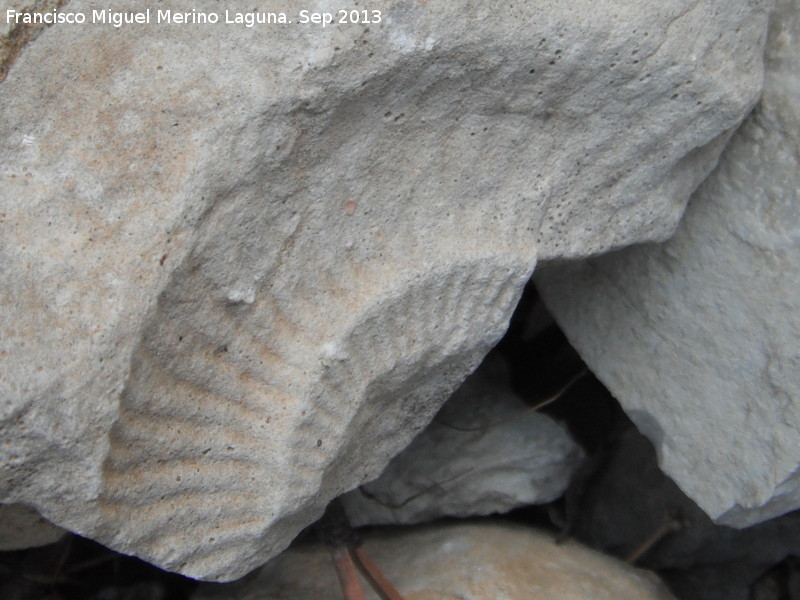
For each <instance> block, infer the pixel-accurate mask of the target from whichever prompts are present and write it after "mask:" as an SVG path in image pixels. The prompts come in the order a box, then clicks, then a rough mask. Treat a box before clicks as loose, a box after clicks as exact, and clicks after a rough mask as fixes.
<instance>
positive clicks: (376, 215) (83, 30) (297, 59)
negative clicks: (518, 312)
mask: <svg viewBox="0 0 800 600" xmlns="http://www.w3.org/2000/svg"><path fill="white" fill-rule="evenodd" d="M320 6H321V7H328V6H330V7H333V5H332V4H331V3H327V2H323V3H321V4H320ZM96 8H97V7H96V6H95V5H94V4H93V3H90V2H88V1H86V0H72V1H71V2H69V3H68V4H67V5H65V6H64V7H63V8H62V10H64V11H70V12H71V13H84V14H87V13H88V14H89V15H90V16H92V12H91V11H92V10H93V9H96ZM336 8H338V6H337V7H336ZM226 9H227V10H228V11H229V13H230V15H231V16H235V14H236V13H237V11H242V12H241V14H244V12H247V13H249V12H250V11H251V10H252V5H251V4H245V3H241V2H232V3H228V4H227V5H226ZM370 9H375V10H379V11H381V12H380V21H381V22H380V23H377V22H373V23H372V24H364V23H359V24H350V25H338V24H337V25H336V26H329V27H326V28H322V27H321V26H320V25H314V24H310V23H309V24H301V23H300V22H299V20H300V15H299V13H295V12H290V13H289V14H288V15H287V19H291V20H292V21H293V22H292V23H290V24H289V23H287V24H285V25H279V24H272V25H268V24H264V25H256V26H253V27H247V26H245V25H235V24H225V23H224V22H220V23H217V24H202V23H188V24H183V25H179V24H175V23H174V22H173V23H164V22H161V23H157V22H155V20H156V14H155V13H154V14H153V16H152V18H153V22H151V23H150V24H139V25H122V26H121V27H119V28H117V27H115V26H113V25H112V24H111V23H108V22H107V23H95V24H92V23H91V22H87V23H86V24H84V25H68V24H64V25H54V26H52V27H48V28H45V29H44V30H43V31H41V33H40V34H39V36H38V37H37V38H36V39H35V40H33V39H31V40H29V41H28V43H27V44H25V45H24V47H22V48H21V50H20V53H19V55H18V56H17V57H16V59H15V60H14V62H13V65H12V66H11V69H10V71H9V74H8V77H7V78H6V80H5V81H4V82H3V83H2V85H0V177H1V178H2V181H3V187H2V193H1V194H0V228H2V229H1V231H2V233H0V240H2V243H0V265H2V266H1V267H0V439H2V440H3V444H2V445H1V446H0V501H4V502H26V503H29V504H32V505H34V506H35V507H36V508H37V509H38V510H39V511H40V512H41V513H42V514H43V515H44V516H46V517H47V518H48V519H50V520H51V521H53V522H54V523H56V524H58V525H60V526H63V527H67V528H70V529H72V530H74V531H76V532H78V533H80V534H82V535H85V536H88V537H91V538H94V539H96V540H98V541H100V542H102V543H104V544H107V545H109V546H111V547H113V548H115V549H117V550H120V551H122V552H126V553H129V554H135V555H137V556H140V557H142V558H144V559H146V560H149V561H151V562H154V563H157V564H159V565H161V566H163V567H165V568H167V569H171V570H176V571H180V572H182V573H184V574H187V575H191V576H194V577H200V578H207V579H217V580H221V579H232V578H235V577H238V576H240V575H242V574H243V573H245V572H246V571H248V570H249V569H252V568H254V567H255V566H257V565H259V564H262V563H263V562H264V561H266V560H267V559H268V558H269V557H271V556H273V555H275V554H276V553H277V552H279V551H280V550H282V549H283V548H284V547H285V546H286V545H287V544H288V543H289V541H290V540H291V539H292V538H293V536H294V535H295V534H296V533H297V532H298V531H300V530H301V529H302V528H303V527H304V526H306V525H307V524H308V523H309V522H311V521H313V520H314V519H315V518H316V517H318V516H319V515H320V513H321V512H322V510H323V508H324V506H325V504H326V503H327V502H328V500H330V499H331V498H332V497H334V496H336V495H338V494H340V493H342V492H344V491H346V490H349V489H352V488H354V487H355V486H357V485H358V484H360V483H362V482H364V481H366V480H369V479H372V478H374V477H376V476H377V475H378V474H379V473H380V471H381V470H382V469H383V467H384V466H385V465H386V464H387V463H388V461H389V460H390V458H391V457H392V456H393V455H394V454H395V453H397V452H398V451H399V450H400V449H401V448H402V447H404V446H405V445H406V444H407V443H408V442H409V441H410V439H411V438H412V437H413V436H414V435H415V434H416V433H417V432H418V431H419V430H421V429H422V427H423V426H424V425H425V424H426V423H427V422H428V421H429V420H430V418H431V417H432V415H433V414H434V412H435V411H436V410H437V409H438V408H439V406H440V405H441V403H442V402H443V401H444V400H445V398H446V397H447V396H448V395H449V393H451V392H452V391H453V390H454V389H455V388H456V386H457V385H458V384H459V383H460V382H461V381H462V380H463V379H464V377H465V376H466V375H467V374H468V373H469V372H470V371H471V370H473V369H474V368H475V367H476V366H477V364H478V362H479V361H480V359H481V357H482V356H483V355H484V354H485V353H486V352H487V350H488V349H489V348H490V347H491V345H492V344H493V343H494V342H495V341H496V340H497V339H498V337H499V336H500V335H501V334H502V332H503V330H504V328H505V327H506V323H507V320H508V317H509V314H510V312H511V310H512V309H513V306H514V304H515V302H516V299H517V297H518V294H519V291H520V288H521V286H522V285H523V283H524V282H525V281H526V279H527V278H528V277H529V275H530V273H531V270H532V269H533V267H534V263H535V260H536V256H537V252H539V253H541V254H543V255H544V256H546V257H554V256H562V255H563V256H575V255H581V254H585V253H591V252H598V251H601V250H603V249H607V248H609V247H613V246H617V245H620V244H625V243H631V242H634V241H637V240H645V239H654V238H660V237H663V236H665V235H667V234H668V233H669V232H671V231H672V229H673V228H674V225H675V222H676V220H677V219H678V217H679V215H680V214H681V212H682V210H683V207H684V204H685V201H686V199H687V197H688V194H689V193H690V191H691V190H692V189H693V188H694V186H695V185H696V184H697V183H698V182H699V181H700V180H701V179H702V178H703V177H704V176H705V175H706V173H707V172H708V171H709V170H710V169H711V168H712V166H713V164H714V163H715V161H716V159H717V154H718V152H719V151H720V149H721V146H722V144H723V143H724V141H725V139H727V136H728V134H727V133H726V132H727V131H728V130H730V129H731V128H732V127H734V126H736V125H737V124H738V123H739V122H740V120H741V119H742V118H743V116H744V115H745V114H746V112H747V111H748V110H749V108H750V106H751V105H752V104H753V102H754V101H755V99H756V98H757V95H758V93H759V89H760V85H761V79H762V65H761V50H762V42H763V37H764V31H765V23H766V10H767V6H766V4H765V3H764V2H762V1H759V0H734V1H731V0H712V1H708V2H702V3H698V2H688V1H687V0H670V1H667V2H664V1H659V2H645V3H636V4H635V5H631V6H626V7H624V8H620V7H618V6H617V5H614V4H608V3H586V2H582V1H578V0H571V1H569V2H563V1H559V2H556V1H554V0H548V1H546V2H537V3H535V5H530V4H516V5H515V6H514V7H513V8H511V7H509V6H508V5H507V4H504V3H486V2H483V1H481V2H477V1H474V2H473V1H470V2H466V3H463V2H462V3H458V4H454V3H452V2H445V1H444V0H430V1H429V2H426V3H422V4H419V3H418V4H413V3H408V2H399V1H394V0H393V1H387V0H383V1H378V2H376V3H375V4H374V5H371V6H370ZM108 10H111V9H108ZM113 10H114V11H126V10H128V11H141V10H143V8H142V4H141V3H140V2H134V1H133V0H127V1H121V2H117V3H115V5H114V8H113ZM153 10H156V9H153ZM165 10H166V9H165ZM169 10H170V11H172V12H171V13H170V14H171V15H174V13H176V12H178V11H185V12H187V13H189V15H190V16H191V19H196V18H197V15H201V14H205V15H209V14H211V13H214V14H221V15H222V16H221V17H220V18H221V19H222V21H224V20H225V18H224V13H221V12H217V11H222V10H223V9H221V8H220V5H219V3H217V2H213V1H211V0H199V1H194V0H193V1H192V2H189V1H188V0H175V1H174V2H170V5H169ZM371 18H372V19H373V20H376V15H375V14H374V13H371ZM90 21H91V19H90ZM6 41H7V40H6Z"/></svg>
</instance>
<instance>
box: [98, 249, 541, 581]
mask: <svg viewBox="0 0 800 600" xmlns="http://www.w3.org/2000/svg"><path fill="white" fill-rule="evenodd" d="M527 275H528V273H527V269H526V268H525V266H524V265H522V264H521V263H518V264H516V265H513V264H510V265H509V266H508V268H506V269H502V268H498V262H497V260H496V259H492V260H488V259H484V260H476V261H471V262H465V263H464V264H462V265H456V266H453V265H449V266H448V268H447V269H446V270H442V269H440V270H437V269H431V270H428V271H427V272H409V273H407V274H405V277H399V278H398V279H397V280H395V283H394V285H393V287H392V288H391V289H389V290H386V291H383V290H380V292H379V293H378V294H377V295H375V296H374V297H367V298H363V299H362V302H364V305H363V306H361V307H358V310H353V308H354V307H353V305H352V304H351V303H352V301H353V298H352V295H351V296H348V295H345V294H339V295H338V297H339V298H341V301H340V302H339V305H338V306H337V305H335V304H334V307H335V309H334V312H335V313H338V315H339V316H338V318H332V319H327V320H325V321H321V320H320V319H318V318H316V317H315V312H314V311H313V310H312V307H311V306H310V305H307V306H298V305H297V304H295V305H294V306H291V307H290V306H282V305H281V303H280V300H278V299H275V298H270V296H269V289H268V287H264V288H263V289H259V290H258V292H257V293H256V295H255V298H254V299H253V301H252V302H251V303H249V304H247V303H233V302H230V301H229V300H227V299H225V298H222V299H213V298H210V299H206V300H198V299H197V297H196V296H192V297H185V296H183V295H182V292H183V291H185V290H196V289H198V287H206V286H207V284H208V282H202V281H200V279H202V277H203V275H202V270H201V269H194V270H191V269H188V270H186V271H185V272H184V273H183V277H184V278H185V280H184V281H181V280H179V281H177V282H176V283H175V284H174V285H173V286H172V287H171V290H170V291H169V292H167V293H166V294H165V295H163V296H162V298H161V300H160V302H159V305H158V307H157V309H156V311H155V315H154V316H153V318H152V323H151V326H150V327H148V328H147V330H146V332H145V334H144V336H143V339H142V342H141V344H140V346H139V349H138V351H137V353H136V356H135V359H134V361H133V367H132V369H131V374H130V378H129V381H128V383H127V386H126V389H125V391H124V392H123V395H122V406H121V410H120V416H119V420H118V422H117V423H116V424H115V426H114V428H113V429H112V434H111V449H110V452H109V456H108V459H107V460H106V463H105V467H104V481H105V487H104V492H103V495H102V498H101V506H102V509H103V510H102V512H103V514H104V517H105V519H106V521H107V522H108V523H113V524H115V526H116V527H118V528H119V529H118V530H117V532H116V536H117V538H118V539H119V540H125V541H124V543H125V544H130V545H131V546H135V547H136V548H137V552H138V553H140V554H145V556H147V557H149V558H151V559H152V560H155V561H157V562H159V563H161V564H165V565H167V566H168V567H170V568H173V569H178V570H180V571H182V572H185V573H197V574H202V575H203V576H209V571H208V569H209V568H213V567H212V565H215V564H227V562H228V561H227V560H226V558H229V557H225V556H224V554H225V553H234V554H235V555H237V556H241V555H242V549H243V547H249V549H250V552H251V554H252V559H251V563H252V566H256V565H258V564H259V563H261V562H263V561H264V560H265V559H266V558H267V557H269V556H270V555H272V554H274V553H275V552H276V551H278V550H279V549H280V548H275V547H274V545H273V544H274V543H273V542H271V539H274V532H275V531H276V530H277V531H289V532H291V531H292V530H295V531H297V530H299V529H300V528H302V527H303V526H304V525H305V524H306V523H307V522H308V521H309V520H310V519H313V518H314V516H315V515H316V514H318V513H319V512H320V511H321V510H322V509H323V508H324V506H325V504H326V503H327V501H328V500H330V499H331V498H332V497H334V496H336V495H338V494H340V493H342V492H344V491H347V490H348V489H350V488H352V487H354V486H355V485H357V484H358V483H360V482H362V481H364V480H365V479H368V478H370V477H374V476H376V475H377V474H378V473H379V471H380V469H382V468H383V466H384V465H385V463H386V462H387V461H388V459H389V458H391V456H390V454H389V453H390V452H391V451H392V450H393V448H394V446H395V444H396V440H397V438H398V436H399V437H401V438H410V437H411V436H412V435H413V434H414V433H415V432H416V431H418V430H419V429H420V428H421V427H423V426H424V424H425V423H426V421H427V420H428V419H429V418H430V416H431V412H432V410H434V409H435V407H436V406H437V405H438V403H439V402H440V401H441V400H443V397H444V396H446V394H448V393H449V392H450V391H451V390H452V388H453V387H454V386H455V385H457V383H458V382H459V381H460V380H461V379H462V378H463V377H464V376H465V375H466V374H467V373H468V372H469V371H470V370H471V368H473V367H474V366H476V364H477V362H478V361H479V360H480V358H481V357H482V355H483V354H484V353H485V351H486V350H487V349H488V345H489V343H490V342H491V338H490V341H489V342H483V343H482V344H481V345H480V346H479V347H474V346H472V345H471V344H470V343H469V342H468V341H469V340H474V339H484V340H485V339H487V338H486V337H485V336H484V334H483V333H481V334H478V333H477V332H476V331H472V330H476V329H480V330H481V332H483V331H485V329H486V328H487V327H488V328H490V329H491V330H492V331H493V337H494V338H495V339H496V337H498V336H499V335H501V333H502V331H503V329H504V328H505V325H506V323H507V320H508V317H509V315H510V311H511V310H512V309H513V306H514V304H515V302H516V300H517V295H518V292H519V287H520V285H521V284H522V283H523V282H524V281H525V278H526V277H527ZM179 279H180V278H179ZM335 291H336V290H334V292H335ZM331 296H332V297H336V296H337V294H336V293H333V294H331ZM187 304H190V305H192V307H193V311H192V312H189V313H187V312H185V307H186V305H187ZM328 308H329V309H330V308H331V305H329V306H328ZM336 309H338V310H336ZM329 314H330V313H329ZM378 416H379V417H380V418H377V417H378ZM359 446H360V447H361V450H360V451H359V448H358V447H359ZM363 448H369V449H370V450H369V453H368V458H367V459H366V460H364V458H363V457H364V452H363ZM298 499H299V500H298ZM133 513H135V514H136V519H135V521H134V520H127V519H126V515H130V514H133ZM268 530H269V532H270V535H269V536H264V534H265V532H267V531H268ZM188 545H194V547H195V548H196V549H195V550H194V551H193V552H192V553H191V555H190V556H189V557H187V556H186V552H185V551H184V552H181V553H178V552H176V551H175V549H177V548H186V547H187V546H188ZM192 555H193V556H195V557H196V560H197V564H192V560H193V559H192ZM173 561H176V562H173ZM211 575H212V576H213V575H214V574H213V573H211Z"/></svg>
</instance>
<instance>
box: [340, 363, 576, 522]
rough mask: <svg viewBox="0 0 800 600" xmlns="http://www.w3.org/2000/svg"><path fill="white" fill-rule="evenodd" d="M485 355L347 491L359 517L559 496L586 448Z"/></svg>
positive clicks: (459, 513) (457, 510)
mask: <svg viewBox="0 0 800 600" xmlns="http://www.w3.org/2000/svg"><path fill="white" fill-rule="evenodd" d="M503 366H504V365H502V363H501V362H500V361H492V362H490V363H488V364H487V363H486V362H484V364H483V365H481V367H479V368H478V370H477V371H476V372H475V373H473V374H472V375H471V376H470V377H468V378H467V380H466V381H465V382H464V383H463V384H462V385H461V387H460V388H459V389H458V391H456V393H455V394H453V396H452V397H451V398H450V399H449V400H448V401H447V403H446V404H445V405H444V406H443V407H442V410H441V411H439V413H438V415H437V416H436V418H435V419H434V420H433V422H432V423H431V424H430V425H428V427H427V428H426V429H425V430H424V431H423V432H422V433H420V434H419V435H418V436H417V437H416V438H414V441H413V442H411V444H409V446H408V447H407V448H406V449H405V450H403V451H402V452H401V453H400V454H399V455H397V456H396V457H395V458H394V459H392V462H390V463H389V465H388V466H387V467H386V469H385V470H384V471H383V473H382V474H381V476H380V477H379V478H378V479H376V480H375V481H371V482H369V483H366V484H363V485H361V486H360V487H359V488H358V489H356V490H354V491H352V492H350V493H348V494H346V495H344V496H343V497H342V501H343V503H344V506H345V510H346V511H347V514H348V517H349V518H350V522H351V523H352V524H353V525H368V524H372V525H374V524H392V523H419V522H423V521H430V520H433V519H436V518H439V517H442V516H456V517H466V516H472V515H488V514H494V513H502V512H507V511H509V510H512V509H514V508H517V507H519V506H525V505H530V504H542V503H545V502H550V501H552V500H555V499H556V498H558V497H559V496H561V494H562V493H563V492H564V490H565V489H566V487H567V485H568V484H569V481H570V477H571V476H572V474H573V472H574V471H575V468H576V467H577V466H578V464H579V463H580V461H581V459H582V457H583V452H582V451H581V449H580V447H579V446H578V445H577V444H576V443H575V442H574V441H573V440H572V438H571V436H570V435H569V433H567V431H566V430H565V429H564V428H562V427H561V426H560V425H558V424H557V423H556V422H555V421H553V420H552V419H551V418H550V417H548V416H546V415H542V414H539V413H536V412H534V411H532V410H531V409H530V407H528V406H526V405H525V404H524V403H523V402H522V401H521V400H520V399H519V398H518V397H517V396H516V395H514V393H513V392H512V391H511V389H510V388H509V384H508V375H507V373H506V372H505V369H504V368H503Z"/></svg>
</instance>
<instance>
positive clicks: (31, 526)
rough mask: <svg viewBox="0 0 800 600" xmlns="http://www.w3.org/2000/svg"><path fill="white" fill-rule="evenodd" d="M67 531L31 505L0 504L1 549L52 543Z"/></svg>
mask: <svg viewBox="0 0 800 600" xmlns="http://www.w3.org/2000/svg"><path fill="white" fill-rule="evenodd" d="M65 533H66V531H64V530H63V529H61V528H60V527H56V526H55V525H53V524H52V523H50V522H49V521H48V520H47V519H45V518H44V517H42V515H40V514H39V513H38V512H36V510H35V509H33V508H31V507H30V506H25V505H24V504H0V550H21V549H23V548H31V547H33V546H44V545H45V544H52V543H53V542H57V541H58V540H59V539H60V538H61V536H62V535H64V534H65Z"/></svg>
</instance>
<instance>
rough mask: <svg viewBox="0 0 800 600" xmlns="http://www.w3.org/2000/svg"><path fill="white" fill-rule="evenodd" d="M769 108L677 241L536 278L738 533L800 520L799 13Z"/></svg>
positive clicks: (579, 340)
mask: <svg viewBox="0 0 800 600" xmlns="http://www.w3.org/2000/svg"><path fill="white" fill-rule="evenodd" d="M767 58H768V71H767V76H766V84H765V89H764V96H763V98H762V100H761V101H760V102H759V104H758V106H756V108H755V110H754V112H753V114H752V115H751V116H750V117H749V118H748V119H747V121H746V122H745V123H744V124H743V125H742V127H741V129H740V130H739V131H738V132H737V133H736V135H735V136H734V138H733V139H732V141H731V143H730V146H729V147H728V148H727V149H726V151H725V153H724V154H723V156H722V159H721V160H720V165H719V167H718V169H717V170H716V171H715V173H714V174H713V175H712V176H711V177H710V178H709V179H708V180H707V181H706V182H705V183H703V185H702V186H701V187H700V188H699V189H698V191H697V193H696V194H695V196H694V198H693V199H692V201H691V204H690V206H689V208H688V210H687V213H686V216H685V218H684V222H683V223H682V224H681V226H680V228H679V229H678V232H677V233H676V235H675V237H674V238H672V239H671V240H670V241H669V242H666V243H664V244H660V245H656V244H651V245H645V246H641V247H636V248H630V249H626V250H623V251H620V252H618V253H614V254H611V255H608V256H605V257H601V258H598V259H589V260H586V261H582V262H579V263H577V264H570V265H549V266H547V267H544V268H542V270H541V272H540V273H539V276H538V279H537V283H538V287H539V290H540V292H541V294H542V296H543V297H544V299H545V301H546V303H547V304H548V306H549V307H550V308H551V310H552V312H553V314H554V315H555V317H556V319H557V320H558V322H559V323H560V324H561V326H562V327H563V329H564V330H565V332H566V334H567V336H568V337H569V338H570V340H571V341H572V342H573V344H574V345H575V347H576V348H577V349H578V351H579V352H580V353H581V355H582V356H583V358H584V359H585V360H586V362H587V363H588V364H589V366H590V367H591V368H592V370H593V371H594V372H595V373H596V374H597V375H598V377H599V378H600V379H601V380H603V382H604V383H605V384H606V385H607V386H608V388H609V389H610V390H611V391H612V393H614V395H615V396H616V397H617V398H618V399H619V400H620V402H621V403H622V405H623V407H624V408H625V409H626V411H627V412H628V414H629V415H630V417H631V418H632V419H633V421H634V422H636V424H637V425H638V427H639V428H640V429H641V431H642V432H643V433H645V434H646V435H647V436H648V437H649V438H650V439H651V440H652V441H653V443H654V444H655V446H656V449H657V451H658V454H659V458H660V464H661V467H662V468H663V469H664V470H665V471H666V472H667V473H668V474H669V475H670V476H671V477H672V478H673V479H674V480H675V481H676V483H678V485H679V486H680V487H681V488H682V489H683V490H684V491H685V492H686V493H687V494H688V495H689V496H690V497H691V498H692V499H693V500H695V501H696V502H697V503H698V504H699V505H700V506H701V507H702V508H703V509H704V510H705V511H706V512H707V513H708V514H709V515H710V516H711V517H712V518H714V519H715V520H716V521H717V522H719V523H722V524H727V525H731V526H736V527H742V526H746V525H749V524H752V523H756V522H759V521H762V520H764V519H768V518H770V517H774V516H776V515H780V514H783V513H785V512H788V511H790V510H792V509H795V508H798V507H800V468H798V467H800V447H799V446H798V444H797V440H798V435H800V352H799V350H798V339H800V195H799V193H798V190H800V164H799V163H798V161H799V158H798V156H799V155H798V147H800V74H798V71H797V68H796V67H797V63H798V60H800V12H799V11H798V8H797V4H796V3H793V2H788V1H782V2H779V3H778V9H776V12H775V14H774V15H773V17H772V26H771V33H770V42H769V45H768V49H767Z"/></svg>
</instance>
